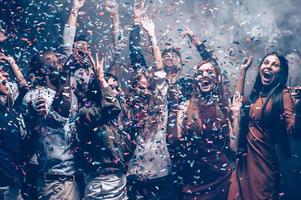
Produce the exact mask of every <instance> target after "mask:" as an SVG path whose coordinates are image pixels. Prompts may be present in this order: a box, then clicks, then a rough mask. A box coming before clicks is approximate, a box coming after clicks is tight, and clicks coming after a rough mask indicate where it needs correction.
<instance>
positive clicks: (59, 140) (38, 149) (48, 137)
mask: <svg viewBox="0 0 301 200" xmlns="http://www.w3.org/2000/svg"><path fill="white" fill-rule="evenodd" d="M83 5H84V0H73V6H72V9H71V13H70V15H69V18H68V23H67V25H66V26H65V29H64V52H63V53H64V54H65V55H62V54H61V55H60V54H58V53H56V52H52V51H47V52H44V53H42V54H40V55H36V56H34V57H33V58H32V60H31V62H30V68H29V71H30V73H31V79H32V82H33V89H31V90H30V91H29V92H28V93H27V94H26V95H25V97H24V99H23V104H24V106H25V108H26V110H25V121H26V126H27V129H28V130H29V135H30V138H31V139H30V140H31V141H32V148H33V150H32V152H33V153H35V154H36V156H37V161H38V165H39V174H38V195H39V198H41V199H72V200H73V199H75V200H76V199H80V194H79V188H78V187H79V186H78V183H79V182H80V178H81V176H80V174H79V172H78V170H77V169H76V166H75V158H74V154H75V152H76V150H77V149H76V144H77V142H76V137H75V136H76V135H75V125H74V123H72V121H71V119H70V107H71V103H70V87H69V86H70V68H68V65H66V64H65V60H66V58H67V57H68V56H69V55H70V54H71V53H72V44H73V40H74V34H75V28H74V27H73V26H75V25H76V18H77V15H78V10H79V9H80V8H81V7H82V6H83ZM26 150H28V149H26Z"/></svg>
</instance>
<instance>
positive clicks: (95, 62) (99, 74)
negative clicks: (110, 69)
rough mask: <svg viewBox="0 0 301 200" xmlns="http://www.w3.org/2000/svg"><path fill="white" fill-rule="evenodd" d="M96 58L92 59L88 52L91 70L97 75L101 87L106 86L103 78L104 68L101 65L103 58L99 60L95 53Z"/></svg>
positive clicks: (102, 64)
mask: <svg viewBox="0 0 301 200" xmlns="http://www.w3.org/2000/svg"><path fill="white" fill-rule="evenodd" d="M95 57H96V59H95V60H94V59H93V56H92V55H91V54H89V58H90V62H91V64H92V66H93V71H94V73H95V75H96V76H97V78H98V80H99V81H100V83H101V85H102V87H108V83H107V81H106V80H105V75H104V70H103V66H104V58H102V59H101V61H99V56H98V53H97V54H96V56H95Z"/></svg>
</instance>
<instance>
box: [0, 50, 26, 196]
mask: <svg viewBox="0 0 301 200" xmlns="http://www.w3.org/2000/svg"><path fill="white" fill-rule="evenodd" d="M0 60H1V61H2V60H3V61H6V62H7V63H8V64H9V65H10V67H11V69H12V71H13V72H14V75H15V77H16V80H17V82H18V83H19V85H17V84H16V83H13V82H10V81H9V74H8V73H6V72H5V71H4V70H3V68H0V199H11V200H20V199H22V197H21V193H20V189H21V183H22V178H23V177H22V167H21V165H22V161H23V155H22V150H21V149H22V144H23V141H24V138H25V137H26V134H25V131H24V126H23V124H24V123H23V118H22V115H20V114H19V112H18V110H17V108H18V106H19V102H20V99H22V97H23V96H24V94H25V93H26V90H27V87H28V84H27V82H26V81H25V79H24V77H23V75H22V72H21V70H20V69H19V67H18V66H17V64H16V62H15V60H14V59H13V57H11V56H6V55H4V54H3V53H0Z"/></svg>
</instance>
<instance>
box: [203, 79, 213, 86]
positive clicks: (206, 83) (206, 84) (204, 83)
mask: <svg viewBox="0 0 301 200" xmlns="http://www.w3.org/2000/svg"><path fill="white" fill-rule="evenodd" d="M210 84H211V81H209V80H203V81H201V85H202V86H203V87H208V86H210Z"/></svg>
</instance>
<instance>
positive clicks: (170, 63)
mask: <svg viewBox="0 0 301 200" xmlns="http://www.w3.org/2000/svg"><path fill="white" fill-rule="evenodd" d="M162 58H163V63H164V66H165V67H164V70H165V72H166V73H167V74H174V75H176V74H178V72H179V71H180V70H181V68H182V60H181V58H180V57H179V55H178V54H177V53H175V52H172V51H170V52H167V53H164V54H163V55H162Z"/></svg>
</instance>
